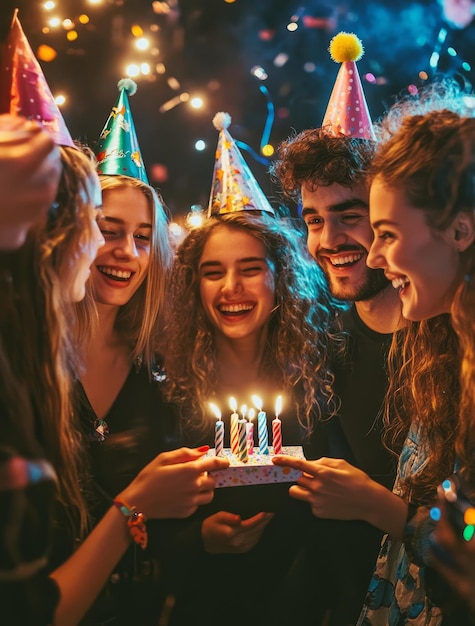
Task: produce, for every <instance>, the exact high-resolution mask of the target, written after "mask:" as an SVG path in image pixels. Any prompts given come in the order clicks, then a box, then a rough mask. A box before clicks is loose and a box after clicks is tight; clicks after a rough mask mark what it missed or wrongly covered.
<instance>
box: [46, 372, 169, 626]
mask: <svg viewBox="0 0 475 626" xmlns="http://www.w3.org/2000/svg"><path fill="white" fill-rule="evenodd" d="M76 395H77V407H78V414H79V418H80V422H81V429H82V431H83V433H84V440H85V447H86V450H87V451H88V459H87V467H88V473H87V478H86V479H85V484H84V489H85V492H86V494H87V500H88V504H89V507H90V511H91V513H92V522H93V524H94V525H95V524H96V523H97V522H98V521H99V520H100V518H101V517H102V516H103V515H104V513H105V512H106V511H107V510H108V509H109V507H110V506H111V504H112V499H113V498H114V497H115V496H116V495H117V494H118V493H119V492H120V491H122V490H123V489H124V488H125V487H126V486H127V485H128V484H129V483H130V482H131V481H132V480H133V479H134V478H135V476H136V475H137V474H138V473H139V472H140V470H141V469H143V467H145V465H147V464H148V463H149V462H150V461H152V460H153V459H154V458H155V456H157V454H160V453H161V452H164V451H166V450H171V449H175V448H177V447H180V445H181V443H180V440H179V438H178V435H177V428H176V426H177V421H176V418H175V414H174V411H173V408H172V407H170V406H169V405H167V404H166V403H165V402H164V400H163V399H162V393H161V388H160V383H159V382H157V381H156V380H154V379H153V378H152V380H150V379H149V376H148V372H147V371H146V369H145V368H142V369H141V370H140V371H138V372H136V371H135V369H132V370H131V371H130V373H129V375H128V377H127V379H126V381H125V383H124V385H123V387H122V388H121V390H120V392H119V394H118V395H117V398H116V399H115V401H114V403H113V405H112V407H111V409H110V410H109V412H108V413H107V415H106V416H105V420H98V418H97V416H96V414H95V413H94V410H93V408H92V406H91V405H90V403H89V400H88V398H87V396H86V394H85V392H84V389H83V387H82V385H81V384H80V383H79V382H78V383H77V394H76ZM104 422H105V424H104ZM96 429H99V431H100V432H104V429H106V430H107V429H108V431H109V433H108V434H106V436H105V438H104V437H102V436H101V435H100V434H99V432H98V431H97V430H96ZM60 525H61V528H62V531H63V532H58V533H57V540H56V546H55V548H56V549H55V560H56V561H58V562H61V561H63V560H64V559H65V558H67V556H68V555H69V553H70V552H71V537H70V534H69V533H68V531H67V529H66V528H67V527H66V526H65V524H64V523H62V524H60ZM147 528H148V532H149V540H150V541H149V542H150V545H151V546H153V548H152V547H150V548H147V549H146V550H142V549H141V548H140V547H139V546H136V544H133V545H131V547H130V548H129V549H128V551H127V552H126V554H125V555H124V557H123V558H122V559H121V561H120V562H119V563H118V565H117V566H116V568H115V570H114V572H113V573H112V575H111V577H110V580H109V583H108V584H107V585H106V587H105V589H104V590H103V592H102V593H101V595H100V596H99V598H98V600H97V601H96V603H95V604H94V605H93V607H92V609H91V610H90V611H89V613H88V614H87V615H86V617H85V618H84V620H83V621H82V622H81V624H84V625H86V624H87V626H91V625H93V624H102V623H107V624H111V625H114V626H120V625H124V626H125V625H127V626H130V624H131V623H135V624H140V625H141V626H142V625H143V626H148V625H152V624H153V625H154V626H155V625H156V624H157V623H158V619H159V616H160V614H161V612H162V610H163V605H164V602H165V597H166V594H167V588H166V576H165V574H164V572H163V568H162V566H161V562H160V559H161V550H162V548H163V544H164V543H166V541H167V539H166V538H165V537H158V538H156V537H154V534H155V533H156V530H155V529H156V525H155V524H154V523H153V522H148V523H147Z"/></svg>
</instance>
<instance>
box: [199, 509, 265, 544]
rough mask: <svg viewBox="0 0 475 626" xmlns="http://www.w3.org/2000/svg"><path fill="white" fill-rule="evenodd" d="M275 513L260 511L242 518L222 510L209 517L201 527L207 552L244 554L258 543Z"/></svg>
mask: <svg viewBox="0 0 475 626" xmlns="http://www.w3.org/2000/svg"><path fill="white" fill-rule="evenodd" d="M273 517H274V514H273V513H258V514H257V515H254V517H250V518H249V519H245V520H242V519H241V517H240V516H239V515H235V514H234V513H227V512H226V511H220V512H219V513H215V514H214V515H211V516H210V517H207V518H206V519H205V520H204V522H203V525H202V527H201V535H202V537H203V543H204V547H205V550H206V552H209V553H210V554H242V553H244V552H249V550H252V548H254V546H255V545H256V544H257V543H258V541H259V539H260V538H261V536H262V533H263V532H264V529H265V527H266V526H267V524H268V523H269V522H270V520H271V519H272V518H273Z"/></svg>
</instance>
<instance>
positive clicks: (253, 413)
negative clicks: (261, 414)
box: [247, 409, 256, 422]
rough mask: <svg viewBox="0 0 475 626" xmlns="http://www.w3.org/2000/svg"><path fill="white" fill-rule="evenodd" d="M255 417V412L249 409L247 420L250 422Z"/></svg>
mask: <svg viewBox="0 0 475 626" xmlns="http://www.w3.org/2000/svg"><path fill="white" fill-rule="evenodd" d="M255 417H256V412H255V411H254V409H249V413H248V414H247V419H248V420H249V421H250V422H251V421H252V420H253V419H254V418H255Z"/></svg>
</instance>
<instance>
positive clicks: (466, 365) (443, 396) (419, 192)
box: [372, 109, 475, 502]
mask: <svg viewBox="0 0 475 626" xmlns="http://www.w3.org/2000/svg"><path fill="white" fill-rule="evenodd" d="M372 174H373V176H375V177H377V178H378V180H382V181H383V182H384V183H385V184H387V185H388V186H391V187H397V188H400V189H403V191H404V194H405V196H406V198H407V201H408V202H409V203H410V204H411V206H413V207H415V208H417V209H420V210H422V211H424V214H425V217H426V220H427V223H428V225H429V226H430V227H431V228H432V229H433V230H434V231H443V230H444V229H446V228H447V227H448V226H449V224H450V223H451V222H452V220H453V219H454V217H455V216H456V215H457V214H458V213H459V212H461V211H464V212H466V213H467V214H469V215H470V216H471V219H473V216H474V207H475V184H474V181H475V119H473V118H465V117H462V116H460V115H459V114H457V113H455V112H454V111H452V110H448V109H442V110H437V111H432V112H430V113H427V114H426V115H413V116H410V117H406V118H405V119H404V120H403V121H402V123H401V127H400V130H399V131H398V132H396V133H395V134H394V135H393V136H392V137H391V138H390V139H389V140H388V141H386V142H385V143H384V144H382V146H381V147H380V149H379V151H378V153H377V155H376V157H375V158H374V160H373V164H372ZM460 258H461V264H462V276H463V275H464V274H465V275H466V276H467V277H468V280H463V281H461V284H460V285H459V288H458V291H457V293H456V295H455V298H454V300H453V303H452V307H451V312H450V313H451V314H450V315H440V316H438V317H436V318H433V319H430V320H425V321H422V322H419V323H412V324H409V325H408V326H407V328H405V329H404V330H402V331H400V332H399V333H397V334H396V335H395V336H394V340H393V347H392V351H391V354H392V358H391V360H390V368H391V376H390V387H389V392H388V394H389V395H388V399H389V403H390V404H392V405H393V408H394V414H393V413H391V420H392V423H391V425H390V430H389V435H390V438H391V439H390V440H392V441H394V439H398V438H399V439H400V438H401V436H403V433H404V432H407V429H408V426H409V423H410V422H411V420H416V421H417V423H418V424H420V425H421V427H422V429H423V433H424V436H425V438H426V440H427V442H428V444H429V447H430V456H429V458H428V460H427V463H426V464H425V465H424V467H423V468H422V469H421V471H420V472H419V473H417V474H415V475H413V476H410V477H408V478H407V480H406V481H405V485H404V488H405V490H406V492H407V494H408V495H409V497H410V498H411V500H414V501H416V502H427V501H428V500H430V499H431V497H433V496H434V493H435V489H436V487H437V484H438V483H439V482H440V481H441V480H443V479H444V478H445V477H446V476H447V475H448V474H450V473H451V472H452V471H453V468H454V463H455V457H456V451H457V455H458V457H459V458H460V459H461V460H462V462H463V465H464V466H465V471H466V472H468V473H469V474H470V476H471V481H472V485H475V482H473V479H474V452H475V445H474V444H475V441H474V440H475V436H474V430H475V429H474V423H473V419H474V418H473V416H474V414H475V392H474V388H475V387H474V382H475V323H474V319H475V310H474V309H475V306H474V305H475V295H474V285H473V282H474V281H472V278H471V277H472V276H473V274H474V270H475V245H474V244H472V245H471V246H470V247H469V248H468V249H467V250H466V251H465V252H463V253H461V255H460ZM401 358H402V361H403V366H402V367H401V366H400V362H401ZM461 364H462V366H461ZM460 394H461V397H460ZM391 396H392V398H393V401H392V403H391Z"/></svg>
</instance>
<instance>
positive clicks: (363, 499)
mask: <svg viewBox="0 0 475 626" xmlns="http://www.w3.org/2000/svg"><path fill="white" fill-rule="evenodd" d="M272 460H273V462H274V463H275V464H276V465H280V466H284V467H291V468H293V469H296V470H300V471H301V472H302V476H301V477H300V478H299V479H298V480H297V484H296V485H292V487H290V489H289V494H290V495H291V496H292V497H293V498H296V499H297V500H303V501H305V502H308V503H309V505H310V508H311V510H312V513H313V514H314V515H315V516H316V517H322V518H330V519H341V520H350V519H359V520H364V521H366V522H368V523H369V524H372V525H373V526H375V527H376V528H379V529H381V530H382V531H384V532H386V533H389V534H390V535H392V536H393V537H394V538H395V539H401V538H402V536H403V531H404V526H405V522H406V517H407V504H406V502H404V500H402V498H400V497H399V496H397V495H395V494H394V493H392V492H391V491H389V489H386V487H383V486H382V485H380V484H378V483H377V482H375V481H374V480H372V479H371V478H370V477H369V476H368V475H367V474H365V473H364V472H363V471H361V470H360V469H358V468H356V467H353V465H350V463H348V462H347V461H344V460H343V459H331V458H326V457H322V458H321V459H318V460H317V461H306V460H304V459H297V458H295V457H291V456H286V455H284V454H282V455H277V456H275V457H274V458H273V459H272Z"/></svg>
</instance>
